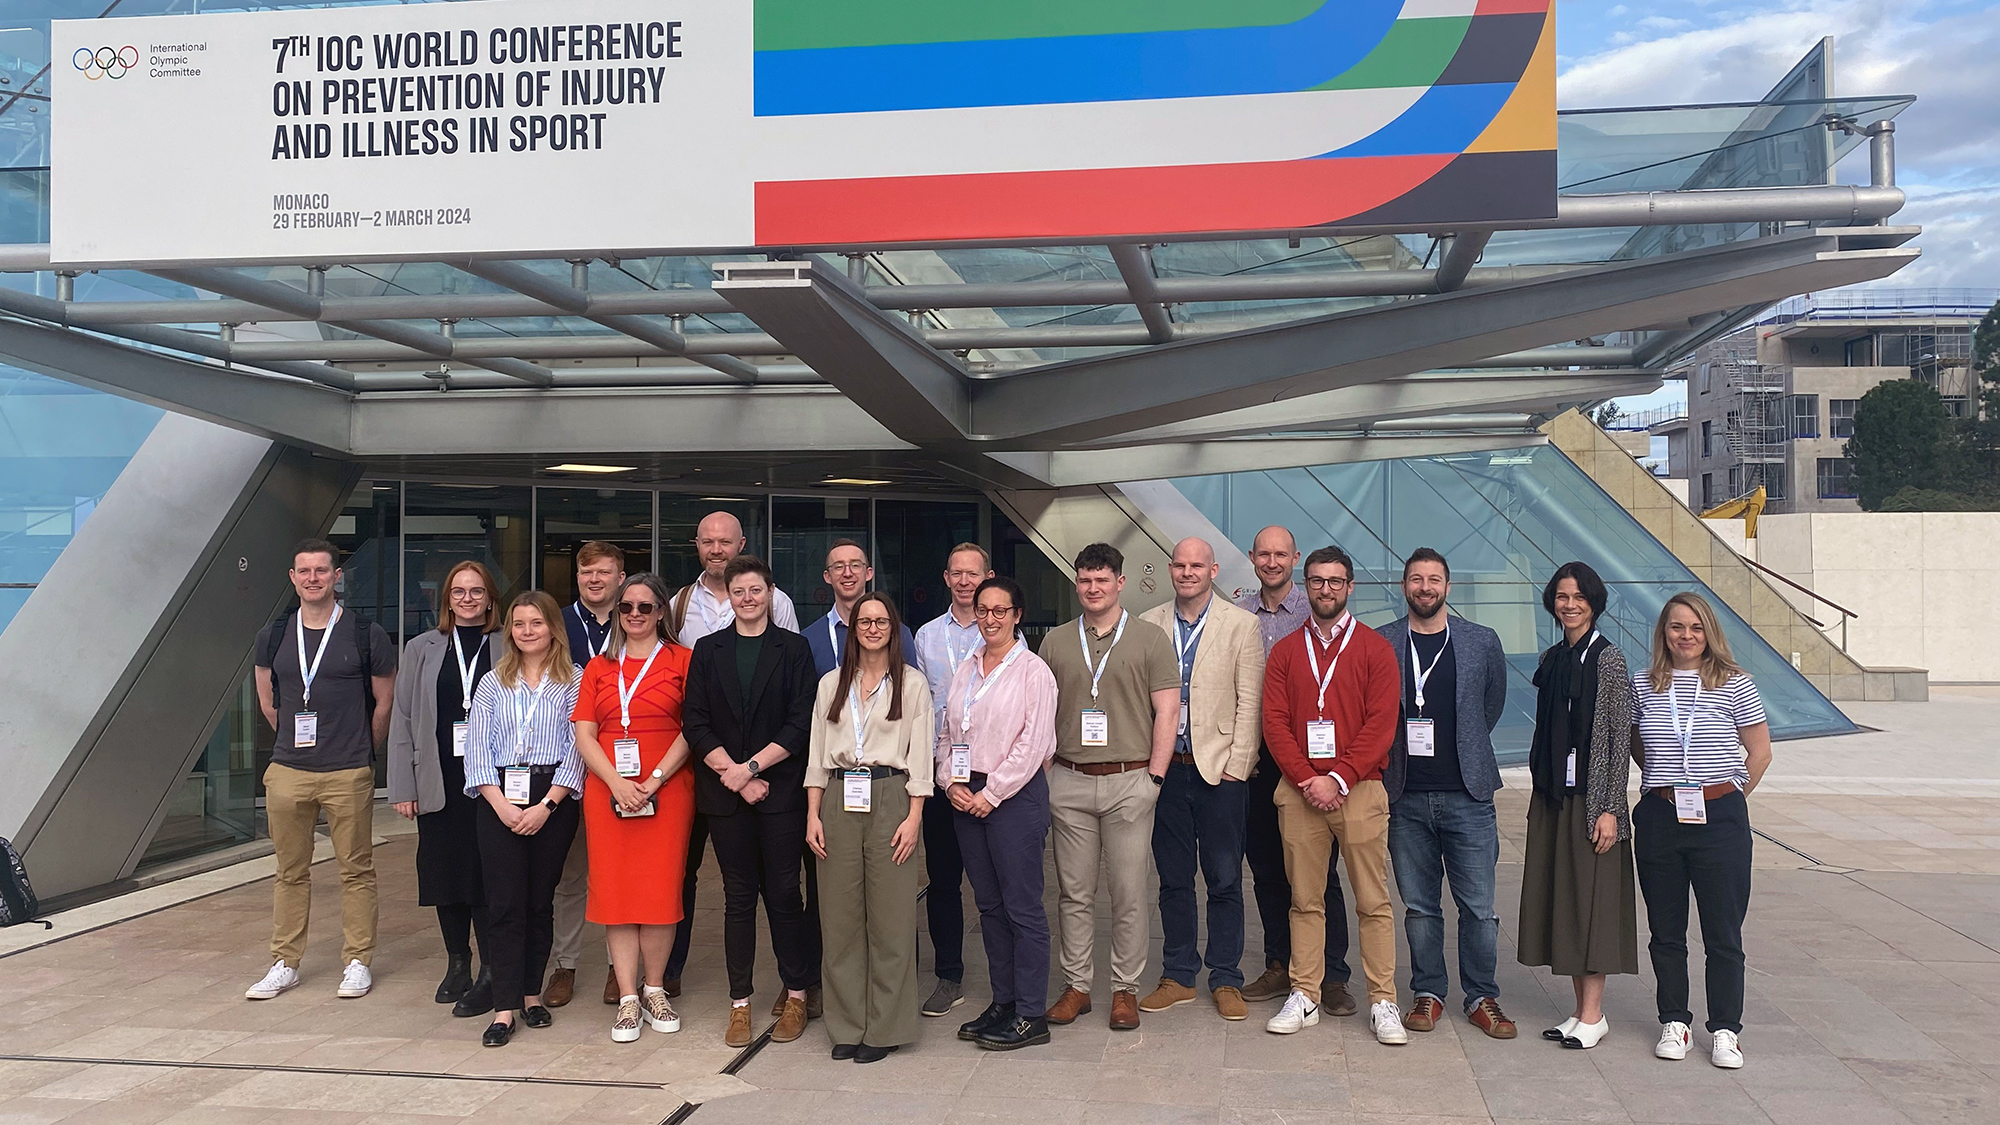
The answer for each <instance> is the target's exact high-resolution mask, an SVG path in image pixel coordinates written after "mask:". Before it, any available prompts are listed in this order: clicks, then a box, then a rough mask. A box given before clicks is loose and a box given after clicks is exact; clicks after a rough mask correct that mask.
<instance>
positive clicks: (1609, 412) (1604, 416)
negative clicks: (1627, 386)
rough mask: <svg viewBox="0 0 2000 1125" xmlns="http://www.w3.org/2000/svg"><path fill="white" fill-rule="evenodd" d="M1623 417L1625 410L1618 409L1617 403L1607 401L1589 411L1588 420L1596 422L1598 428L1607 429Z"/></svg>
mask: <svg viewBox="0 0 2000 1125" xmlns="http://www.w3.org/2000/svg"><path fill="white" fill-rule="evenodd" d="M1623 417H1625V412H1624V411H1623V410H1620V409H1618V404H1617V403H1615V402H1607V403H1605V404H1603V405H1602V406H1599V407H1598V408H1597V409H1596V410H1595V411H1593V412H1592V413H1591V415H1590V420H1591V421H1593V422H1595V423H1597V428H1598V429H1600V430H1608V429H1610V428H1611V427H1613V426H1615V425H1617V424H1618V420H1619V419H1621V418H1623Z"/></svg>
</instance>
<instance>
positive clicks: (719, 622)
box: [674, 581, 799, 648]
mask: <svg viewBox="0 0 2000 1125" xmlns="http://www.w3.org/2000/svg"><path fill="white" fill-rule="evenodd" d="M693 587H694V593H692V594H690V595H689V596H688V604H687V620H685V621H683V622H681V635H680V638H679V639H680V642H681V644H682V645H683V646H684V647H687V648H693V647H694V643H695V642H696V641H698V640H700V639H702V638H703V637H706V636H708V635H709V634H710V633H719V632H721V631H722V630H723V629H724V628H726V627H728V626H729V625H731V624H733V623H734V622H735V620H736V610H735V608H734V607H733V606H731V605H730V604H729V599H728V598H718V597H716V596H715V594H713V593H712V592H710V591H709V588H708V586H707V585H706V584H704V583H702V582H700V581H696V582H695V583H694V584H693ZM674 600H675V601H679V600H680V594H679V593H675V594H674ZM771 624H773V625H776V626H777V627H778V628H780V629H790V630H791V631H792V632H794V633H796V632H798V631H799V613H798V610H796V609H794V608H792V599H791V598H789V597H787V596H786V594H785V592H784V591H783V590H780V589H778V588H777V587H776V586H773V587H771Z"/></svg>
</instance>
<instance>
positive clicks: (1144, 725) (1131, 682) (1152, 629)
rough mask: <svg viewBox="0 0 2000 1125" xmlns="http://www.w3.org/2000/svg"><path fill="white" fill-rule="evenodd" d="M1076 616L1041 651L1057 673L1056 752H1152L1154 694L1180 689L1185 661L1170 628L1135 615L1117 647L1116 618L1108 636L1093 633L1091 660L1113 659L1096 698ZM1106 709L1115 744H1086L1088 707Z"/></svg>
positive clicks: (1099, 756)
mask: <svg viewBox="0 0 2000 1125" xmlns="http://www.w3.org/2000/svg"><path fill="white" fill-rule="evenodd" d="M1076 626H1077V623H1076V621H1065V622H1063V623H1062V624H1061V625H1058V626H1056V627H1055V628H1053V629H1051V630H1049V633H1048V636H1046V637H1043V638H1042V647H1041V649H1040V650H1039V651H1038V652H1037V653H1036V655H1037V656H1040V657H1041V658H1042V660H1043V661H1044V662H1045V663H1046V664H1048V666H1049V671H1051V672H1054V673H1055V676H1056V757H1058V758H1061V759H1063V760H1064V761H1069V762H1078V763H1084V762H1138V761H1143V760H1145V759H1147V758H1150V757H1152V756H1153V693H1154V692H1156V691H1167V690H1171V691H1173V692H1175V693H1176V694H1178V693H1179V692H1180V689H1181V670H1180V663H1179V662H1178V661H1176V660H1175V659H1174V645H1173V642H1172V641H1170V640H1168V639H1167V634H1166V630H1164V629H1161V628H1160V627H1159V626H1158V625H1154V624H1151V623H1149V622H1145V621H1141V620H1139V615H1138V614H1136V613H1135V614H1133V615H1132V617H1131V619H1130V620H1129V621H1128V622H1127V623H1126V625H1125V637H1124V639H1122V640H1120V641H1119V642H1118V644H1117V646H1116V647H1113V646H1112V644H1111V638H1112V637H1113V636H1116V635H1117V632H1118V626H1117V623H1116V622H1113V623H1112V626H1111V628H1109V629H1107V630H1105V632H1104V635H1103V636H1101V637H1100V636H1097V635H1096V634H1094V633H1090V630H1089V629H1088V628H1086V629H1085V630H1084V631H1085V632H1086V633H1090V662H1091V664H1092V665H1095V664H1096V663H1097V662H1098V661H1100V660H1104V658H1105V657H1104V653H1105V651H1106V650H1107V649H1109V650H1110V652H1111V658H1110V660H1109V662H1108V663H1106V664H1105V665H1104V677H1103V679H1101V680H1099V681H1098V684H1097V698H1096V700H1094V701H1093V700H1092V699H1091V698H1090V669H1089V668H1087V667H1085V666H1084V662H1083V646H1082V645H1081V644H1079V643H1078V641H1077V633H1076ZM1086 709H1089V710H1095V711H1103V712H1104V714H1105V718H1106V720H1107V721H1108V723H1109V725H1110V738H1109V742H1110V744H1109V745H1107V746H1085V745H1084V744H1083V712H1084V711H1085V710H1086Z"/></svg>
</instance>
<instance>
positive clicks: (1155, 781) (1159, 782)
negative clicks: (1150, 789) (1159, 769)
mask: <svg viewBox="0 0 2000 1125" xmlns="http://www.w3.org/2000/svg"><path fill="white" fill-rule="evenodd" d="M1146 776H1147V777H1150V778H1152V779H1153V784H1154V785H1165V784H1166V783H1167V779H1166V778H1164V777H1162V776H1160V775H1159V774H1156V773H1154V772H1152V771H1151V770H1147V771H1146Z"/></svg>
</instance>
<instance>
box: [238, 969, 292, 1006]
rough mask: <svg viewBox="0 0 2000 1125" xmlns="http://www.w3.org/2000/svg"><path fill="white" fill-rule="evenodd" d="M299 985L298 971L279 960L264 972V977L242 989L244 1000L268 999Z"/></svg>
mask: <svg viewBox="0 0 2000 1125" xmlns="http://www.w3.org/2000/svg"><path fill="white" fill-rule="evenodd" d="M298 986H299V971H298V970H297V969H294V968H292V967H291V966H290V965H287V964H285V963H284V962H283V961H279V962H278V963H277V964H275V965H272V966H271V971H270V972H268V973H265V974H264V979H263V980H260V981H258V982H257V983H256V984H253V985H251V986H250V987H249V988H246V989H244V990H243V998H244V999H245V1000H269V999H271V998H272V997H274V996H277V995H279V994H281V993H285V992H290V991H291V990H292V989H294V988H297V987H298Z"/></svg>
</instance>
